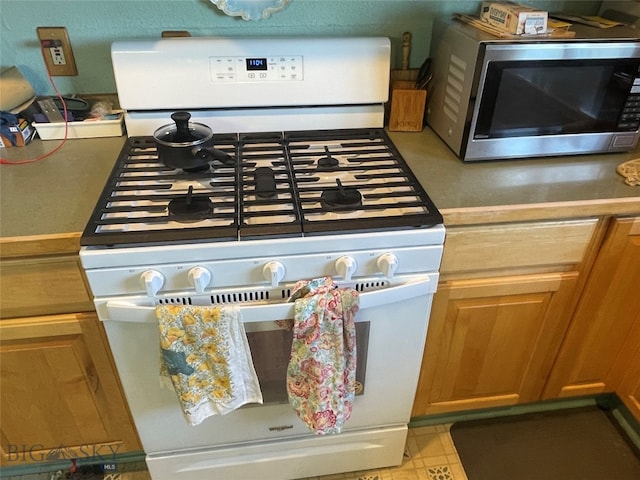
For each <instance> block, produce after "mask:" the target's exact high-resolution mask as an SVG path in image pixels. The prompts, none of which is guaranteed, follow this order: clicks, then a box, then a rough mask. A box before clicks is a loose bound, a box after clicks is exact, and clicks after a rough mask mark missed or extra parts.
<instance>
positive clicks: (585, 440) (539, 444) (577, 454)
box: [451, 407, 640, 480]
mask: <svg viewBox="0 0 640 480" xmlns="http://www.w3.org/2000/svg"><path fill="white" fill-rule="evenodd" d="M451 437H452V438H453V443H454V444H455V447H456V450H457V452H458V455H459V456H460V460H461V462H462V466H463V468H464V470H465V472H466V474H467V477H468V479H469V480H554V479H558V480H560V479H561V480H638V479H640V451H638V449H637V448H636V447H635V446H634V445H633V444H632V443H631V442H630V441H629V440H628V438H627V437H626V436H625V434H624V433H623V432H622V431H621V430H620V428H619V425H617V423H616V421H615V419H614V418H613V417H612V416H611V415H610V414H609V413H607V412H604V411H602V410H601V409H599V408H597V407H593V408H592V407H587V408H579V409H571V410H558V411H553V412H541V413H532V414H525V415H519V416H513V417H501V418H492V419H486V420H471V421H467V422H459V423H454V424H453V425H452V427H451Z"/></svg>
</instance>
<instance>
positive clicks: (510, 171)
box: [0, 128, 640, 240]
mask: <svg viewBox="0 0 640 480" xmlns="http://www.w3.org/2000/svg"><path fill="white" fill-rule="evenodd" d="M390 136H391V138H392V140H393V141H394V143H395V144H396V146H397V147H398V149H399V150H400V152H401V153H402V155H403V156H404V158H405V160H406V161H407V163H408V164H409V165H410V166H411V168H412V170H413V171H414V173H415V175H416V177H417V178H418V180H419V181H420V182H421V183H422V185H423V186H424V188H425V190H426V191H427V193H428V194H429V196H430V197H431V198H432V200H433V201H434V202H435V204H436V205H437V206H438V208H439V209H440V211H441V212H442V214H443V216H444V218H445V224H447V225H456V224H474V223H487V222H502V221H518V220H538V219H555V218H568V217H584V216H596V215H614V214H620V215H625V214H640V187H638V186H636V187H632V186H628V185H626V184H625V183H624V180H623V178H622V177H621V176H619V175H618V174H617V173H616V166H617V165H618V164H620V163H622V162H624V161H627V160H630V159H633V158H637V157H640V151H636V152H631V153H623V154H615V155H583V156H575V157H558V158H545V159H527V160H508V161H493V162H481V163H474V164H465V163H463V162H461V161H460V160H458V159H457V158H456V157H455V156H454V155H453V154H452V153H451V151H450V150H449V149H448V148H447V147H446V145H444V144H443V143H442V142H441V141H440V140H439V139H438V138H437V137H436V135H435V134H434V133H433V132H432V131H431V130H430V129H429V128H425V130H423V131H422V132H420V133H399V132H391V133H390ZM124 141H125V137H110V138H95V139H74V140H68V141H67V142H66V144H65V145H63V146H62V148H61V149H60V150H59V151H58V152H56V153H55V154H54V155H52V156H50V157H48V158H46V159H44V160H41V161H39V162H36V163H31V164H25V165H11V166H7V165H3V166H2V167H0V233H1V237H3V239H5V240H6V238H7V237H16V236H39V235H54V236H55V235H60V234H68V233H75V234H79V232H81V231H82V230H83V229H84V226H85V224H86V222H87V220H88V218H89V216H90V214H91V212H92V211H93V208H94V206H95V203H96V201H97V199H98V196H99V195H100V192H101V191H102V188H103V186H104V183H105V181H106V179H107V177H108V175H109V173H110V172H111V169H112V168H113V165H114V164H115V161H116V158H117V156H118V153H119V152H120V149H121V148H122V145H123V143H124ZM57 145H58V141H57V140H48V141H41V140H34V141H33V142H32V143H31V144H29V145H28V146H26V147H23V148H9V149H5V148H3V149H0V155H1V156H2V157H3V158H6V159H8V160H21V159H26V158H34V157H37V156H39V155H41V154H42V153H46V152H48V151H50V150H52V149H53V148H55V147H56V146H57Z"/></svg>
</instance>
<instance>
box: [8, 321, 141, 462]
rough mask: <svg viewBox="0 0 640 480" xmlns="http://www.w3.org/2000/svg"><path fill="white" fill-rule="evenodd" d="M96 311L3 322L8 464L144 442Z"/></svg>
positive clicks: (132, 447)
mask: <svg viewBox="0 0 640 480" xmlns="http://www.w3.org/2000/svg"><path fill="white" fill-rule="evenodd" d="M98 327H99V323H98V320H97V317H96V316H95V315H94V314H91V313H86V314H65V315H55V316H44V317H27V318H17V319H8V320H2V321H1V322H0V339H1V340H0V355H1V358H2V361H1V362H0V391H1V392H2V410H1V411H0V419H1V427H0V430H1V432H2V460H3V464H4V465H8V466H11V465H15V464H19V463H25V462H27V463H28V462H37V461H46V460H60V459H64V458H66V459H70V458H80V459H83V458H85V457H87V456H94V455H96V454H97V455H102V456H103V457H105V458H111V459H113V454H116V453H123V452H125V451H132V450H133V451H135V450H140V446H139V443H138V439H137V437H136V434H135V433H134V431H133V429H132V427H131V420H130V418H129V414H128V412H127V409H126V407H125V405H124V403H123V402H122V394H121V391H120V386H119V384H118V382H117V380H116V377H115V376H114V375H113V370H112V366H111V363H110V359H109V357H108V355H107V350H106V345H105V339H104V337H103V335H102V334H101V331H100V329H99V328H98Z"/></svg>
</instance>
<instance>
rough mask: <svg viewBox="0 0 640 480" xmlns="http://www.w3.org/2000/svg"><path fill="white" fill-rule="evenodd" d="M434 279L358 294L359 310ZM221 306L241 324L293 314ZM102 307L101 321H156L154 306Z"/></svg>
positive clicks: (282, 307) (281, 307) (418, 291)
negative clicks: (237, 314)
mask: <svg viewBox="0 0 640 480" xmlns="http://www.w3.org/2000/svg"><path fill="white" fill-rule="evenodd" d="M435 282H437V274H436V279H435V280H434V279H432V278H431V277H429V276H425V277H421V278H420V279H418V280H415V281H410V282H407V283H404V284H402V285H398V286H395V287H388V288H383V289H380V290H375V291H371V292H365V293H361V294H360V309H361V310H364V309H367V308H374V307H378V306H381V305H387V304H390V303H395V302H402V301H405V300H409V299H411V298H415V297H418V296H422V295H429V294H431V293H433V292H434V291H435V285H434V283H435ZM225 305H227V306H232V305H237V306H239V307H240V313H241V315H242V321H243V322H245V323H251V322H266V321H275V320H285V319H291V318H293V316H294V304H293V303H277V304H260V305H251V304H247V305H243V304H223V305H221V306H225ZM103 306H104V307H106V308H105V309H106V314H107V315H106V318H103V317H104V316H103V315H99V316H100V319H101V320H103V321H117V322H134V323H155V322H157V321H158V320H157V317H156V307H155V306H153V307H152V306H141V305H136V304H135V303H129V302H125V301H118V300H109V301H107V302H106V304H104V305H103ZM98 311H99V312H100V311H102V312H104V310H102V309H101V308H98Z"/></svg>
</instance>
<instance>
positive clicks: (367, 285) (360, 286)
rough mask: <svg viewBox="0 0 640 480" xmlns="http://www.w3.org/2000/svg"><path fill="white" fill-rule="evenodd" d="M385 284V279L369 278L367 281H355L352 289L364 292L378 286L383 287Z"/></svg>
mask: <svg viewBox="0 0 640 480" xmlns="http://www.w3.org/2000/svg"><path fill="white" fill-rule="evenodd" d="M386 286H387V282H386V281H385V280H371V281H368V282H358V283H356V285H355V287H354V289H355V290H356V291H358V292H366V291H369V290H376V289H378V288H384V287H386Z"/></svg>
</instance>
